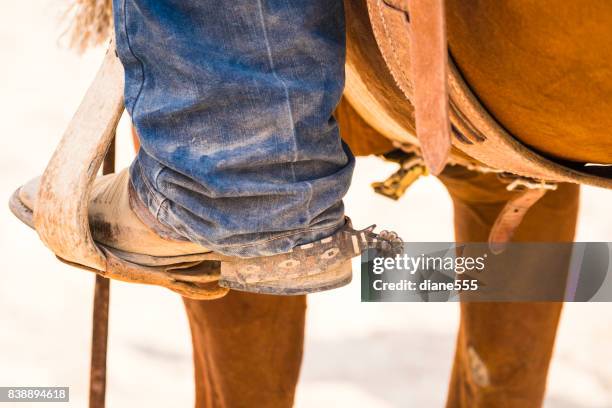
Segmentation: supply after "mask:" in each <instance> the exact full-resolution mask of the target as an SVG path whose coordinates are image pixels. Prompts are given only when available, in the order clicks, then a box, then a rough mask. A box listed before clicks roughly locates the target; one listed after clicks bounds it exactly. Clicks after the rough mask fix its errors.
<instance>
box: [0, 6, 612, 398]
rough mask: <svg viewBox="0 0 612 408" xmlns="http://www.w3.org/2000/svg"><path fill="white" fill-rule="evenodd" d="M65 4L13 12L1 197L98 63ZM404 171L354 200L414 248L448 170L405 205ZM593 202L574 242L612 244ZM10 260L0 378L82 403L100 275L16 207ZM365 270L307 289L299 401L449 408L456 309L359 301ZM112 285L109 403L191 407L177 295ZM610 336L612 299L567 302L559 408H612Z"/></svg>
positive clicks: (440, 197) (447, 232)
mask: <svg viewBox="0 0 612 408" xmlns="http://www.w3.org/2000/svg"><path fill="white" fill-rule="evenodd" d="M63 6H64V3H62V2H61V1H59V0H53V1H52V0H32V1H28V2H3V4H2V6H0V8H1V10H2V13H0V47H1V49H2V61H3V63H2V65H1V66H0V78H2V80H1V81H2V85H1V86H2V88H1V89H2V92H1V95H2V96H1V99H0V103H1V108H2V110H1V111H2V121H0V134H1V135H2V149H1V150H0V201H3V202H7V201H8V198H9V195H10V194H11V193H12V191H13V190H14V189H15V188H16V187H17V186H18V185H19V184H21V183H23V182H25V181H26V180H28V179H29V178H31V177H33V176H35V175H37V174H40V173H41V172H42V170H43V169H44V166H45V164H46V162H47V160H48V159H49V157H50V155H51V153H52V151H53V148H54V146H55V145H56V143H57V142H58V140H59V138H60V136H61V133H62V131H63V129H64V128H65V126H66V124H67V123H68V121H69V119H70V117H71V115H72V113H73V112H74V110H75V108H76V107H77V105H78V103H79V100H80V98H81V96H82V94H83V93H84V90H85V89H86V87H87V84H88V83H89V81H90V80H91V79H92V77H93V74H94V72H95V70H96V68H97V65H98V64H99V62H100V60H101V56H102V50H100V49H98V50H93V51H91V52H89V53H88V54H86V55H85V56H83V57H79V56H77V55H75V54H74V53H73V52H71V51H69V50H67V49H66V47H65V46H63V45H62V41H61V40H59V39H58V38H59V36H60V34H61V30H60V29H59V28H58V19H59V16H60V14H61V8H62V7H63ZM127 125H128V124H127V121H125V120H124V121H123V123H122V125H121V128H120V136H119V137H120V139H119V149H120V151H121V153H120V155H119V163H120V165H122V166H126V165H127V164H128V163H129V161H130V157H131V153H130V151H131V150H130V145H129V135H128V133H127ZM392 169H393V166H389V165H387V164H384V163H381V162H380V161H379V160H378V159H375V158H367V159H361V160H359V162H358V165H357V171H356V173H355V178H354V183H353V186H352V188H351V190H350V192H349V194H348V196H347V198H346V206H347V211H348V213H349V214H350V215H351V216H352V218H353V221H354V224H355V225H356V226H359V227H362V226H366V225H369V224H371V223H374V222H376V223H378V224H379V225H381V226H384V227H385V228H388V229H393V230H396V231H398V232H399V233H400V235H401V236H402V237H403V238H404V239H405V240H407V241H410V240H414V241H428V240H431V241H447V240H452V213H451V206H450V202H449V198H448V196H447V194H446V192H445V190H444V188H443V187H442V186H441V184H440V183H439V182H438V181H437V180H436V179H434V178H427V179H422V180H421V181H419V182H418V183H417V184H416V185H415V186H414V187H413V188H411V189H410V190H409V192H408V194H407V195H406V196H405V197H404V198H402V200H400V201H399V202H392V201H390V200H387V199H385V198H382V197H377V196H375V195H374V194H373V193H372V192H371V190H370V188H369V184H370V183H371V182H372V181H378V180H380V179H383V178H385V177H386V176H387V175H388V174H389V172H390V171H392ZM582 200H583V201H582V209H581V215H580V226H579V232H578V237H577V239H578V240H583V241H612V217H610V206H611V204H612V191H603V190H599V189H594V188H584V190H583V196H582ZM0 255H1V256H2V258H1V259H2V268H1V269H0V386H10V385H13V386H25V385H29V386H69V387H70V391H71V392H70V394H71V395H70V396H71V404H65V405H66V406H68V405H70V406H85V405H86V401H87V385H88V364H89V341H90V331H89V329H90V323H91V322H90V319H91V301H92V290H93V276H92V275H91V274H89V273H87V272H83V271H80V270H76V269H72V268H70V267H68V266H65V265H63V264H61V263H59V262H58V261H56V260H55V259H54V257H53V255H52V254H51V253H50V252H49V251H48V250H47V249H46V248H44V247H43V246H42V244H41V243H40V242H39V241H38V239H37V237H36V235H35V233H34V232H33V231H31V230H28V229H27V228H26V227H25V226H23V225H21V224H20V223H19V222H18V221H17V220H16V219H15V218H14V217H13V216H12V215H11V214H10V212H9V211H8V209H7V207H6V206H5V207H4V209H0ZM356 267H357V265H356ZM355 269H356V270H358V269H357V268H355ZM357 278H358V277H357V276H356V279H355V281H354V282H353V284H351V285H350V286H348V287H346V288H343V289H339V290H335V291H332V292H330V293H323V294H317V295H313V296H310V299H309V302H310V303H309V314H308V328H307V340H306V354H305V358H304V365H303V370H302V375H301V381H300V385H299V389H298V393H297V403H296V406H297V407H301V408H304V407H320V406H330V405H331V404H332V403H333V405H332V406H342V407H368V408H383V407H442V406H443V401H444V398H445V392H446V387H447V381H448V375H449V371H450V365H451V360H452V353H453V344H454V336H455V330H456V325H457V314H458V309H457V305H455V304H362V303H360V301H359V283H358V279H357ZM111 292H112V293H111V299H112V301H111V312H110V314H111V326H110V344H109V350H110V354H109V384H108V406H110V407H138V406H147V407H151V408H152V407H167V406H175V407H189V406H191V405H192V401H193V389H192V379H191V378H192V368H191V350H190V348H191V346H190V339H189V333H188V327H187V321H186V318H185V316H184V313H183V310H182V303H181V301H180V299H179V298H178V296H176V295H174V294H173V293H171V292H170V291H167V290H164V289H161V288H154V287H144V286H136V285H128V284H123V283H116V282H113V284H112V289H111ZM611 345H612V305H610V304H604V303H602V304H572V305H568V306H567V307H566V310H565V314H564V317H563V321H562V325H561V329H560V333H559V338H558V343H557V348H556V353H555V358H554V362H553V365H552V370H551V375H550V381H549V393H548V398H547V401H546V407H548V408H570V407H571V408H605V407H612V364H610V361H612V351H611V350H612V348H611V347H610V346H611ZM3 406H8V405H7V404H5V405H3ZM54 406H58V407H59V406H63V405H62V404H57V405H54Z"/></svg>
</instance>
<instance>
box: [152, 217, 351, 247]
mask: <svg viewBox="0 0 612 408" xmlns="http://www.w3.org/2000/svg"><path fill="white" fill-rule="evenodd" d="M159 221H160V222H164V223H166V224H168V223H167V221H164V220H159ZM342 221H344V219H343V220H342ZM338 228H339V226H338V225H332V226H327V227H312V228H304V229H300V230H296V231H290V232H285V233H282V234H280V235H275V236H274V237H272V238H266V239H260V240H257V241H251V242H249V243H240V244H214V246H216V247H219V248H249V247H253V246H257V245H261V244H267V243H270V242H274V241H278V240H280V239H283V238H289V237H292V236H294V235H300V234H304V233H309V232H321V231H325V230H335V229H338Z"/></svg>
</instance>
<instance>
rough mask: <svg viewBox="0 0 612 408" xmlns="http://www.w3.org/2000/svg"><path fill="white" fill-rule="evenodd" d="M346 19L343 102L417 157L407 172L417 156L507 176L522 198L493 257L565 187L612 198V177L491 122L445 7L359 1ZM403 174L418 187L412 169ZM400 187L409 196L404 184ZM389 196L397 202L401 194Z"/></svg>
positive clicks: (511, 208) (611, 171)
mask: <svg viewBox="0 0 612 408" xmlns="http://www.w3.org/2000/svg"><path fill="white" fill-rule="evenodd" d="M497 5H498V4H497V3H495V7H493V6H491V8H492V9H495V8H496V7H497ZM447 6H448V4H447ZM455 6H456V7H457V8H458V9H460V10H464V9H467V8H470V7H460V4H458V5H455ZM345 9H346V15H347V63H346V88H345V93H344V96H345V98H346V99H347V100H348V102H349V103H350V104H351V105H352V107H353V108H354V109H355V110H356V111H357V112H358V113H359V115H360V116H361V117H362V118H363V119H364V120H365V121H366V122H367V123H368V124H369V125H370V126H372V127H373V128H374V129H376V130H377V131H378V132H379V133H380V134H382V135H383V136H385V137H387V138H389V139H391V140H392V141H393V142H394V144H395V145H396V146H397V147H399V148H401V149H403V150H405V151H406V152H408V153H409V155H408V157H407V159H406V161H405V162H406V163H408V162H410V161H411V160H412V161H414V160H413V159H414V157H413V156H414V155H415V153H416V155H417V156H420V157H422V158H423V160H424V162H425V164H426V165H427V167H428V168H429V170H430V172H431V173H433V174H437V173H439V172H440V171H441V170H442V169H443V167H444V165H445V164H446V163H449V164H452V165H462V166H465V167H467V168H469V169H473V170H477V171H483V172H495V173H499V174H500V175H502V176H503V178H504V180H506V181H507V182H508V183H509V184H508V185H509V187H510V188H513V189H516V191H517V195H516V198H515V199H513V200H511V201H510V202H509V203H508V205H507V206H506V208H504V209H503V210H502V212H501V213H500V215H499V217H498V219H497V222H496V223H495V225H494V227H493V229H492V231H491V233H490V236H489V241H490V243H491V249H492V250H493V251H494V252H497V251H499V250H502V249H503V247H504V245H505V243H506V242H508V241H509V240H510V239H511V237H512V235H513V233H514V230H515V229H516V228H517V227H518V225H519V224H520V222H521V220H522V219H523V217H524V215H525V214H526V212H527V210H528V209H529V208H530V206H531V205H533V204H534V203H535V202H537V201H538V199H539V198H541V197H542V196H543V195H544V193H545V192H546V191H548V190H553V189H555V188H556V184H557V183H565V182H569V183H578V184H587V185H592V186H597V187H603V188H612V167H609V166H592V165H590V163H579V162H572V161H568V160H563V159H558V158H555V157H552V156H550V155H546V154H544V153H542V152H540V151H536V150H535V149H533V148H532V147H530V146H529V145H527V144H525V143H524V142H523V141H521V140H519V139H518V138H517V137H516V136H515V135H513V134H511V133H510V132H509V131H508V130H507V129H506V128H505V127H504V126H503V125H502V124H501V123H500V122H499V121H498V120H497V119H496V117H494V116H493V115H492V114H491V113H490V111H489V110H488V109H487V108H486V107H485V106H484V105H483V104H482V102H481V100H480V99H479V98H478V97H476V96H475V95H474V93H473V91H472V88H471V86H470V84H468V82H467V81H466V80H465V78H464V77H463V75H462V73H461V71H460V70H459V69H458V67H457V65H456V62H455V60H454V59H453V57H452V56H451V55H449V48H448V45H447V25H448V12H447V11H446V10H445V2H444V0H422V1H421V0H410V1H406V0H357V1H347V2H345ZM466 12H467V11H466ZM460 17H463V16H460ZM460 17H457V18H456V19H461V18H460ZM463 23H464V24H466V23H465V21H463ZM456 24H458V23H456ZM482 24H483V25H484V24H485V23H482ZM455 31H456V30H455ZM465 31H467V32H469V31H470V30H469V29H468V28H465ZM471 39H472V40H473V41H476V39H474V38H471ZM480 41H481V42H486V41H487V39H486V38H481V39H480ZM498 57H499V56H498ZM472 65H474V66H478V62H473V64H472ZM490 87H493V85H491V86H490ZM498 99H499V98H498ZM600 143H602V142H600ZM400 171H401V172H403V174H406V175H407V176H408V177H412V178H414V172H410V171H409V169H408V168H405V167H403V168H402V169H400ZM395 178H397V175H396V176H395ZM389 181H390V182H391V181H393V178H392V179H390V180H389ZM394 183H395V184H396V185H401V186H402V189H405V188H406V185H405V183H404V184H402V183H401V181H398V180H395V181H394ZM385 195H389V196H392V197H397V194H395V193H394V192H393V191H390V192H387V193H385Z"/></svg>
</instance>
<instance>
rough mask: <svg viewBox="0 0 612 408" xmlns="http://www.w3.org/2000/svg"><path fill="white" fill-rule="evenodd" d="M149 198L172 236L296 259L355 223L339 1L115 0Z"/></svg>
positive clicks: (144, 192)
mask: <svg viewBox="0 0 612 408" xmlns="http://www.w3.org/2000/svg"><path fill="white" fill-rule="evenodd" d="M113 5H114V19H115V30H116V38H117V50H118V54H119V58H120V59H121V62H122V63H123V65H124V67H125V79H126V82H125V101H126V107H127V110H128V112H129V113H130V115H131V117H132V121H133V123H134V125H135V126H136V129H137V131H138V134H139V136H140V141H141V149H140V151H139V153H138V157H137V158H136V160H135V161H134V163H133V164H132V166H131V172H130V175H131V181H132V185H133V187H134V190H135V191H136V194H137V196H138V197H139V198H140V200H141V201H142V202H143V203H144V204H145V205H146V207H147V208H148V210H149V211H150V213H151V214H153V215H154V216H155V217H156V218H157V220H158V221H159V222H160V223H161V225H163V226H164V227H167V229H168V231H166V232H167V233H169V234H170V235H174V236H175V237H176V236H178V237H185V238H188V239H189V240H192V241H195V242H197V243H199V244H201V245H204V246H206V247H208V248H211V249H213V250H216V251H218V252H221V253H224V254H228V255H238V256H257V255H269V254H273V253H279V252H286V251H289V250H290V249H291V248H293V247H294V246H296V245H299V244H302V243H307V242H310V241H313V240H317V239H320V238H323V237H325V236H328V235H330V234H331V233H333V232H334V231H335V230H336V229H337V228H339V227H340V226H341V225H342V224H343V223H344V207H343V204H342V197H343V196H344V194H345V193H346V191H347V189H348V186H349V184H350V180H351V176H352V172H353V167H354V158H353V156H352V154H351V152H350V150H349V149H348V147H347V146H346V145H344V144H343V143H342V142H341V140H340V137H339V135H338V128H337V125H336V122H335V120H334V119H333V117H332V112H333V110H334V108H335V107H336V105H337V104H338V101H339V99H340V95H341V93H342V89H343V86H344V57H345V43H344V41H345V40H344V11H343V5H342V1H341V0H335V1H326V0H295V1H290V2H287V1H278V0H240V1H234V2H231V3H220V2H215V1H196V0H154V1H153V0H114V2H113Z"/></svg>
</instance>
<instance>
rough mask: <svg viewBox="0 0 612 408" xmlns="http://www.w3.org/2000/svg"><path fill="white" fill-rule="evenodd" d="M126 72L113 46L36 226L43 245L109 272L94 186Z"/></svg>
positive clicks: (47, 183)
mask: <svg viewBox="0 0 612 408" xmlns="http://www.w3.org/2000/svg"><path fill="white" fill-rule="evenodd" d="M123 84H124V76H123V66H122V65H121V62H120V61H119V58H118V57H117V55H116V52H115V45H114V42H111V44H110V46H109V49H108V51H107V52H106V56H105V57H104V62H103V63H102V66H101V67H100V69H99V71H98V73H97V75H96V78H95V80H94V82H93V83H92V84H91V86H90V87H89V89H88V90H87V93H86V94H85V98H84V99H83V101H82V102H81V104H80V106H79V108H78V110H77V112H76V113H75V115H74V117H73V118H72V120H71V121H70V124H69V125H68V128H67V129H66V131H65V132H64V135H63V136H62V139H61V142H60V144H59V146H58V147H57V149H56V150H55V152H54V154H53V156H52V157H51V160H50V161H49V164H48V165H47V168H46V169H45V171H44V173H43V175H42V178H41V183H40V189H39V191H38V200H37V203H38V204H37V206H36V208H35V209H34V215H33V222H34V226H35V229H36V231H37V232H38V235H39V236H40V239H41V240H42V241H43V242H44V243H45V245H46V246H47V247H49V249H51V250H52V251H53V252H54V253H55V254H56V255H58V256H59V257H61V258H64V259H66V260H68V261H70V262H74V263H77V264H82V265H85V266H88V267H90V268H93V269H96V270H100V271H105V270H106V257H105V256H104V254H103V253H102V252H101V251H100V250H99V248H98V247H97V246H96V244H95V243H94V241H93V238H92V235H91V231H90V229H89V221H88V206H89V195H90V192H91V186H92V184H93V181H94V179H95V177H96V175H97V173H98V170H99V169H100V166H101V164H102V161H103V160H104V155H105V153H106V151H107V149H108V147H109V146H110V144H111V142H112V140H113V137H114V134H115V129H116V127H117V123H118V122H119V119H120V118H121V114H122V113H123V110H124V100H123Z"/></svg>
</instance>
